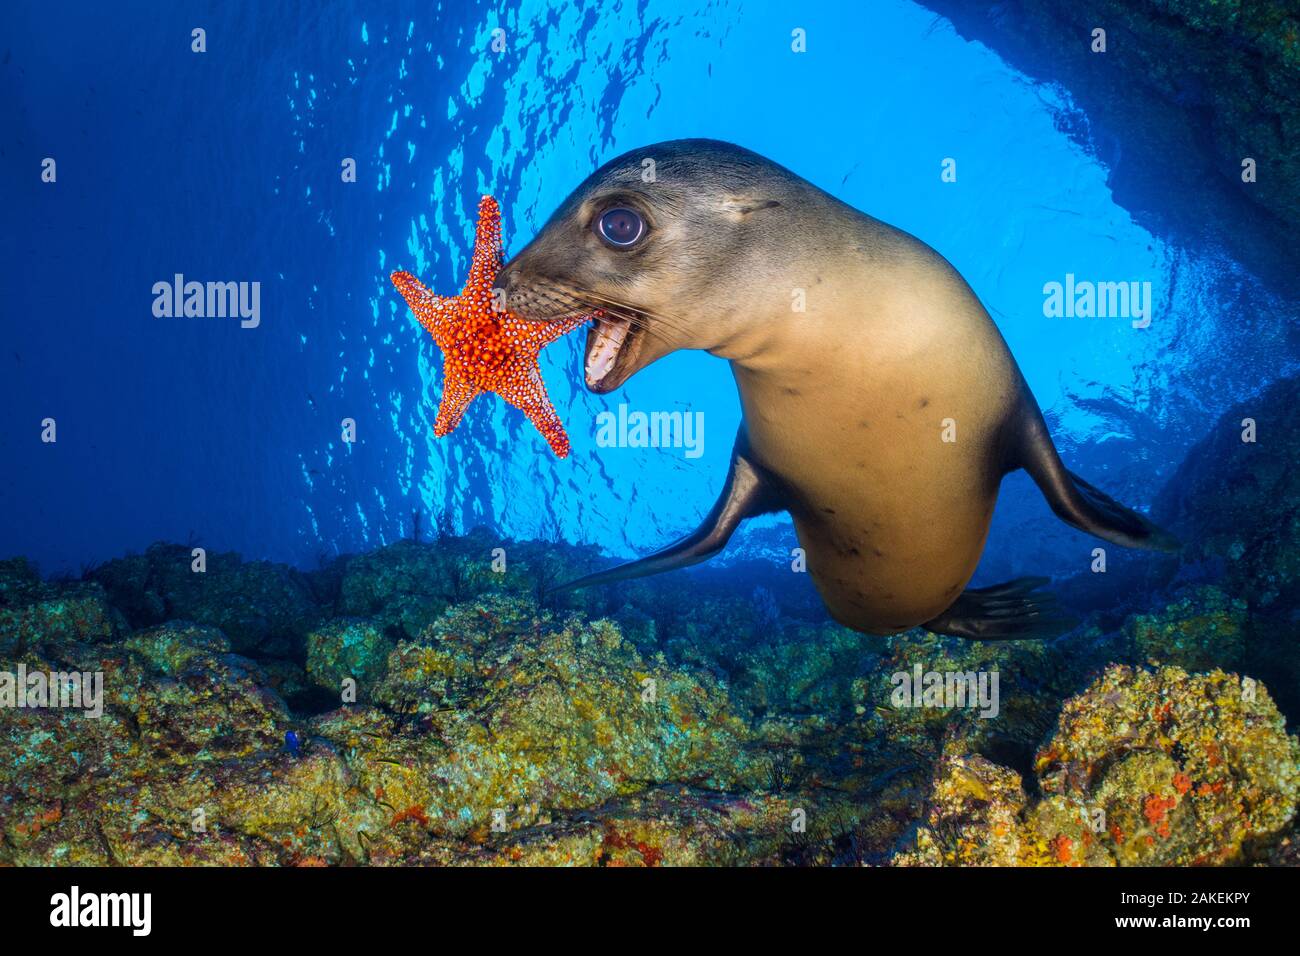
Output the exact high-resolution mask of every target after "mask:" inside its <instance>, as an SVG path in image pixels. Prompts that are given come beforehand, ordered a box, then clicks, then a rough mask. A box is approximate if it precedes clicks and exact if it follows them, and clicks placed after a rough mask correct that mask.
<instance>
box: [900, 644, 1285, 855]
mask: <svg viewBox="0 0 1300 956" xmlns="http://www.w3.org/2000/svg"><path fill="white" fill-rule="evenodd" d="M1036 771H1037V773H1038V776H1039V779H1038V784H1039V790H1040V791H1041V793H1042V794H1043V796H1042V799H1040V800H1038V801H1037V802H1034V803H1032V804H1029V803H1028V801H1027V800H1026V798H1025V795H1024V792H1023V790H1022V788H1021V785H1020V778H1019V776H1018V775H1016V774H1014V773H1013V772H1012V771H1011V770H1009V769H1006V768H1001V767H997V766H995V765H993V764H991V763H989V762H988V761H986V760H984V759H983V758H981V757H978V756H967V755H964V754H961V753H960V752H958V753H956V754H945V756H944V759H943V760H942V761H941V762H940V765H939V770H938V772H937V774H936V777H935V781H934V783H933V785H932V786H931V790H930V794H929V796H928V798H927V801H926V814H925V819H924V821H923V823H922V825H921V826H919V827H918V828H917V829H916V830H915V831H913V833H912V834H911V835H910V837H909V838H908V840H906V841H904V843H903V845H901V846H900V847H899V848H898V851H897V852H896V853H895V855H894V857H893V862H894V863H896V864H902V865H916V864H921V865H936V866H938V865H970V864H976V865H980V864H994V865H1008V864H1018V865H1032V866H1052V865H1064V866H1114V865H1117V864H1118V865H1120V866H1174V865H1179V866H1184V865H1192V864H1197V865H1201V864H1228V863H1233V864H1240V863H1244V862H1250V861H1252V860H1253V859H1255V858H1256V857H1258V855H1259V854H1260V853H1262V852H1266V851H1267V849H1268V847H1270V846H1271V845H1272V844H1273V843H1277V842H1279V841H1280V840H1281V839H1282V837H1283V835H1284V834H1285V832H1286V831H1287V829H1288V826H1289V824H1290V821H1291V820H1292V818H1293V817H1294V815H1295V811H1296V806H1297V799H1298V798H1300V742H1297V740H1296V739H1295V738H1294V737H1290V736H1288V735H1287V733H1286V729H1285V725H1284V721H1283V719H1282V717H1281V715H1280V714H1279V713H1278V712H1277V709H1276V707H1274V705H1273V703H1272V701H1271V700H1270V699H1269V697H1268V694H1267V691H1265V689H1264V688H1263V687H1262V686H1261V685H1257V684H1255V683H1254V682H1253V681H1250V680H1249V679H1242V678H1240V677H1237V676H1235V675H1231V674H1225V673H1224V672H1222V671H1213V672H1211V673H1209V674H1199V675H1189V674H1188V673H1187V672H1186V671H1184V670H1182V669H1180V668H1177V667H1165V668H1162V669H1160V670H1159V671H1154V672H1153V671H1147V670H1136V671H1135V670H1133V669H1132V668H1129V667H1123V666H1116V667H1112V668H1110V669H1108V670H1107V671H1106V672H1105V674H1103V675H1102V676H1101V677H1100V678H1098V679H1097V680H1096V681H1095V682H1094V683H1093V684H1092V686H1091V687H1089V688H1088V689H1087V690H1086V691H1085V692H1084V693H1083V694H1081V695H1079V696H1078V697H1075V698H1073V699H1071V700H1069V701H1067V702H1066V704H1065V707H1064V710H1063V712H1062V713H1061V716H1060V720H1059V722H1058V726H1057V730H1056V733H1055V735H1054V736H1053V737H1052V740H1051V741H1050V743H1048V744H1047V745H1046V746H1045V747H1043V749H1042V750H1041V751H1040V753H1039V755H1038V758H1037V763H1036Z"/></svg>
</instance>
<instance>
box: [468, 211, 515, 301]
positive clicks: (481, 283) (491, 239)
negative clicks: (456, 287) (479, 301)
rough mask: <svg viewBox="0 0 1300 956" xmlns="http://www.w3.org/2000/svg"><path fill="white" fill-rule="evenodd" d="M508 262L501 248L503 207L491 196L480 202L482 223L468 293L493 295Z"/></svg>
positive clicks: (475, 246)
mask: <svg viewBox="0 0 1300 956" xmlns="http://www.w3.org/2000/svg"><path fill="white" fill-rule="evenodd" d="M505 264H506V259H505V253H504V251H503V250H502V247H501V209H500V207H499V206H497V201H496V200H495V199H493V198H492V197H491V196H484V197H483V198H482V199H481V200H479V204H478V224H477V225H476V226H475V227H474V255H473V257H472V259H471V261H470V266H469V278H468V279H467V280H466V282H465V292H466V293H470V292H478V293H481V294H484V295H491V289H492V283H493V282H495V281H496V277H497V273H498V272H500V271H501V268H502V266H504V265H505Z"/></svg>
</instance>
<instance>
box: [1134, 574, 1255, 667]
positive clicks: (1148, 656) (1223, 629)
mask: <svg viewBox="0 0 1300 956" xmlns="http://www.w3.org/2000/svg"><path fill="white" fill-rule="evenodd" d="M1246 619H1247V615H1246V602H1245V601H1241V600H1233V599H1231V598H1229V597H1228V596H1227V595H1226V594H1224V593H1223V591H1221V590H1220V589H1219V588H1216V587H1212V586H1207V587H1201V588H1195V589H1193V590H1191V591H1190V592H1189V593H1188V594H1187V596H1186V597H1184V598H1182V600H1180V601H1177V602H1175V603H1173V604H1170V605H1169V606H1168V607H1166V608H1165V609H1164V610H1163V611H1157V612H1155V613H1152V614H1135V615H1133V616H1132V617H1131V618H1129V619H1128V620H1127V621H1126V622H1125V624H1124V634H1125V636H1126V637H1128V638H1129V639H1130V640H1132V641H1133V645H1134V649H1135V650H1136V652H1137V654H1138V655H1139V656H1140V657H1141V658H1143V659H1145V660H1149V661H1151V662H1153V663H1156V664H1177V665H1178V666H1180V667H1183V668H1185V669H1188V670H1209V669H1211V668H1213V667H1216V666H1218V667H1234V666H1236V665H1237V664H1238V663H1239V662H1240V661H1241V659H1242V655H1243V653H1244V652H1245V649H1246V635H1245V628H1246Z"/></svg>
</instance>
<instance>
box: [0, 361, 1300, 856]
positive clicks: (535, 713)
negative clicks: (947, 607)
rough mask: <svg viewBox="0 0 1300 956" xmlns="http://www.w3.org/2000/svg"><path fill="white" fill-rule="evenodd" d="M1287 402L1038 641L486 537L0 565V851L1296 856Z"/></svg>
mask: <svg viewBox="0 0 1300 956" xmlns="http://www.w3.org/2000/svg"><path fill="white" fill-rule="evenodd" d="M1298 398H1300V382H1297V380H1294V379H1292V380H1284V381H1281V382H1278V383H1275V384H1274V385H1272V386H1270V387H1269V388H1268V389H1266V390H1265V391H1263V392H1261V393H1260V394H1259V395H1258V396H1256V397H1255V398H1254V399H1252V400H1250V401H1249V402H1247V403H1245V404H1243V405H1242V406H1239V407H1234V408H1232V409H1230V410H1229V411H1228V412H1227V413H1226V414H1225V415H1224V416H1223V417H1222V418H1221V419H1220V420H1219V421H1218V422H1217V423H1216V424H1215V425H1214V426H1213V428H1212V429H1211V430H1210V432H1209V433H1208V434H1207V436H1206V438H1205V440H1204V441H1203V442H1202V443H1201V444H1200V445H1198V446H1197V447H1196V448H1195V449H1193V451H1192V452H1191V454H1190V455H1189V456H1188V458H1187V460H1186V461H1185V463H1184V464H1183V466H1182V467H1181V468H1180V469H1179V471H1178V473H1177V474H1176V475H1175V476H1174V477H1173V478H1172V479H1171V481H1170V482H1169V485H1168V486H1167V487H1166V488H1165V489H1164V490H1163V491H1162V492H1160V494H1159V495H1158V496H1157V500H1156V505H1155V508H1154V509H1153V510H1154V514H1155V516H1156V518H1157V520H1159V521H1160V522H1162V523H1164V524H1166V525H1167V526H1169V527H1171V528H1173V529H1174V530H1175V531H1176V532H1177V533H1178V534H1179V535H1180V536H1181V537H1182V539H1183V540H1184V541H1185V542H1186V547H1185V548H1184V549H1183V552H1182V553H1181V554H1180V555H1178V556H1177V557H1171V558H1168V559H1165V560H1164V562H1163V563H1161V564H1159V565H1156V564H1154V563H1152V564H1150V566H1149V569H1148V571H1146V572H1144V573H1146V575H1147V576H1146V577H1145V578H1142V577H1139V578H1129V579H1126V578H1123V577H1121V576H1119V575H1109V576H1108V577H1110V580H1109V581H1107V587H1108V588H1110V589H1112V590H1111V592H1110V593H1111V595H1112V597H1111V599H1110V605H1109V606H1108V607H1104V606H1102V603H1104V602H1102V603H1098V604H1097V605H1096V607H1097V608H1098V609H1097V610H1095V611H1094V612H1093V613H1091V614H1085V615H1084V620H1083V623H1082V624H1081V625H1080V626H1079V627H1078V628H1076V629H1075V630H1074V631H1072V632H1071V633H1070V634H1067V635H1065V636H1063V637H1061V638H1059V639H1057V640H1055V641H1050V642H1015V641H1010V642H994V643H984V644H981V643H974V642H963V641H959V640H955V639H951V638H944V637H939V636H936V635H934V634H930V633H927V632H925V631H924V630H921V629H916V630H913V631H909V632H907V633H904V634H900V635H897V636H895V637H892V638H877V637H871V636H867V635H863V634H858V633H855V632H852V631H848V630H846V629H844V628H841V627H839V626H837V625H835V624H833V623H831V622H829V621H827V620H825V619H824V618H823V617H822V616H821V615H820V614H818V613H817V609H816V608H815V607H811V606H810V604H809V602H808V600H807V581H806V578H805V576H802V575H798V574H795V573H792V572H790V571H789V570H787V568H788V565H785V564H784V563H781V562H777V563H774V564H779V565H780V567H779V570H778V571H771V572H770V573H768V574H766V575H764V574H757V575H755V574H750V573H749V572H748V571H744V572H742V570H741V569H739V568H736V567H727V566H725V565H724V566H723V567H721V568H713V569H703V570H702V573H701V572H700V571H697V570H692V571H688V572H682V573H677V574H671V575H664V576H660V577H656V578H648V579H644V580H640V581H634V582H628V583H626V584H625V585H623V586H620V587H617V588H598V589H591V590H586V591H578V592H572V591H565V592H555V591H553V590H552V586H553V585H554V584H556V583H557V582H560V581H564V580H568V579H569V578H571V577H574V576H578V575H580V574H583V573H586V572H588V571H590V570H592V569H593V568H594V567H597V566H599V565H600V564H601V563H602V560H603V559H601V558H600V556H599V555H597V554H596V553H595V552H594V551H592V550H591V549H587V548H579V547H575V546H572V545H568V544H563V543H542V542H515V541H507V540H501V539H499V538H498V537H496V536H495V535H493V534H491V533H489V532H487V531H484V530H476V531H473V532H470V533H468V534H465V535H460V536H455V535H450V534H440V535H439V536H438V537H437V538H436V539H435V540H431V541H420V540H405V541H399V542H396V543H394V544H391V545H388V546H386V547H383V548H380V549H378V550H376V551H374V552H371V553H368V554H361V555H354V556H345V557H341V558H338V559H336V560H333V561H330V562H327V563H324V564H323V565H322V566H321V567H319V568H317V569H316V570H312V571H299V570H295V569H292V568H287V567H283V566H278V565H273V564H269V563H266V562H259V561H254V562H245V561H242V560H241V559H240V558H239V556H238V555H234V554H215V553H214V554H208V555H206V561H205V562H204V563H203V564H201V565H196V563H195V562H194V560H193V557H192V554H193V550H192V548H191V547H189V546H179V545H168V544H159V545H155V546H154V547H151V548H150V549H149V550H148V551H147V552H146V553H145V554H143V555H133V556H127V557H124V558H119V559H116V560H113V561H109V562H107V563H106V564H103V565H101V566H99V567H96V568H93V569H90V570H88V571H87V572H86V573H85V574H83V575H82V577H81V578H80V579H79V580H57V581H46V580H43V579H42V578H41V577H40V575H39V574H38V573H37V570H36V569H35V568H33V567H32V566H31V565H30V564H28V563H27V562H26V561H24V560H22V559H12V560H7V561H0V753H3V754H4V756H5V758H6V759H5V760H3V761H0V863H7V864H17V865H46V864H121V865H153V864H226V865H231V864H259V865H261V864H265V865H343V864H369V865H412V864H440V865H515V864H538V865H552V864H570V865H590V866H658V865H682V864H700V865H862V864H866V865H895V866H917V865H920V866H951V865H968V866H979V865H1018V866H1133V865H1139V866H1142V865H1171V866H1172V865H1223V864H1252V863H1258V864H1275V865H1291V864H1294V863H1296V862H1297V860H1300V853H1297V849H1296V848H1297V846H1300V834H1297V832H1296V823H1295V820H1296V809H1297V802H1298V801H1300V743H1298V742H1297V739H1296V737H1295V736H1293V735H1292V734H1291V733H1290V732H1289V730H1290V729H1294V728H1293V727H1292V728H1288V726H1287V716H1290V717H1291V718H1293V719H1294V718H1295V716H1296V714H1297V713H1300V679H1298V678H1297V675H1298V674H1300V652H1298V651H1297V626H1296V625H1297V599H1298V598H1300V586H1298V585H1297V582H1298V581H1300V576H1298V575H1297V568H1298V567H1300V561H1298V559H1297V555H1300V524H1298V523H1297V521H1296V514H1295V509H1296V501H1297V500H1298V499H1297V494H1296V492H1297V489H1296V487H1295V482H1296V478H1295V470H1294V468H1293V463H1294V461H1295V460H1296V455H1297V453H1298V452H1300V431H1297V428H1296V425H1295V422H1294V421H1293V416H1292V415H1291V409H1293V408H1295V407H1296V402H1297V399H1298ZM1243 419H1252V420H1253V421H1254V423H1255V425H1256V431H1255V432H1254V433H1252V434H1254V435H1255V437H1256V438H1257V440H1256V441H1255V442H1243V441H1242V436H1243V431H1242V429H1243V425H1242V421H1243ZM747 560H748V559H747ZM1150 568H1158V573H1157V572H1155V571H1151V570H1150ZM755 581H760V582H762V583H760V584H758V585H757V586H756V585H755V583H754V582H755ZM740 582H744V584H743V586H742V584H741V583H740ZM783 582H784V583H783ZM1093 586H1094V587H1095V586H1096V585H1095V582H1094V584H1093ZM1116 587H1118V588H1119V589H1120V590H1121V591H1123V590H1124V589H1125V588H1126V587H1127V589H1128V590H1129V591H1130V592H1131V593H1129V594H1128V596H1127V598H1125V599H1124V600H1123V601H1122V602H1120V603H1119V604H1116V603H1115V600H1114V597H1113V594H1114V589H1115V588H1116ZM1079 593H1083V592H1079ZM1117 608H1119V610H1118V611H1117V610H1116V609H1117Z"/></svg>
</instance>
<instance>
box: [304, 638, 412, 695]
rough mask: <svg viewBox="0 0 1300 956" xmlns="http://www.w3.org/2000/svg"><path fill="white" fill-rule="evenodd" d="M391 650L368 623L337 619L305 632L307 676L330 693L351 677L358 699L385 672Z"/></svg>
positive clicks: (367, 692)
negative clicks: (307, 632)
mask: <svg viewBox="0 0 1300 956" xmlns="http://www.w3.org/2000/svg"><path fill="white" fill-rule="evenodd" d="M395 649H396V646H395V645H394V644H393V642H392V641H390V640H389V639H388V638H386V637H385V636H384V635H383V634H382V633H381V632H380V630H379V628H377V627H376V626H375V625H374V624H373V623H372V622H370V621H364V620H360V619H357V618H339V619H336V620H333V621H330V622H329V623H328V624H325V625H324V626H322V627H319V628H317V629H316V630H314V631H312V632H311V633H310V634H308V635H307V676H308V677H309V678H310V679H311V682H312V683H313V684H315V685H316V686H317V687H320V688H322V689H323V690H327V691H329V692H331V693H334V694H338V693H339V690H340V688H341V687H342V685H343V681H344V680H346V679H348V678H351V679H352V680H354V681H356V685H357V692H358V698H357V699H358V700H360V699H363V698H364V696H365V695H366V694H369V693H370V692H371V691H372V690H373V688H374V686H375V684H377V683H378V682H379V681H380V680H381V679H382V678H383V676H384V674H385V673H387V671H388V655H389V654H391V653H392V652H393V651H394V650H395Z"/></svg>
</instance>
